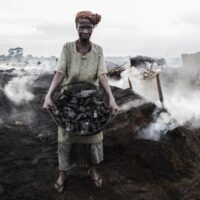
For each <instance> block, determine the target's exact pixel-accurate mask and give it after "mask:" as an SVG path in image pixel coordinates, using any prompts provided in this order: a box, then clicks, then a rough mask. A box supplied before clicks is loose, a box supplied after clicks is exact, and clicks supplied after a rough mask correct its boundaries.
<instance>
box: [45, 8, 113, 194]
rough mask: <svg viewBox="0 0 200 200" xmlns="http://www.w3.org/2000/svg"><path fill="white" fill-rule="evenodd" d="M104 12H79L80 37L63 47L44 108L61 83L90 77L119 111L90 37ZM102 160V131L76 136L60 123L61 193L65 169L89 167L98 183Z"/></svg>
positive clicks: (99, 52) (58, 183) (99, 50)
mask: <svg viewBox="0 0 200 200" xmlns="http://www.w3.org/2000/svg"><path fill="white" fill-rule="evenodd" d="M100 20H101V16H100V15H98V14H93V13H92V12H90V11H82V12H79V13H77V15H76V19H75V23H76V29H77V31H78V35H79V39H78V40H76V41H73V42H67V43H66V44H65V45H64V46H63V49H62V52H61V56H60V59H59V62H58V65H57V68H56V73H55V75H54V78H53V81H52V83H51V86H50V88H49V91H48V93H47V95H46V97H45V102H44V105H43V108H44V109H49V108H50V107H51V106H52V100H51V97H52V94H53V93H54V91H55V89H56V88H57V87H59V86H60V85H64V84H68V83H71V82H79V81H87V82H90V83H92V84H94V85H96V86H98V85H99V82H100V84H101V86H102V87H103V89H104V90H105V92H106V94H107V95H108V98H109V107H110V109H111V112H112V114H113V115H114V114H115V113H116V112H117V105H116V103H115V99H114V97H113V95H112V92H111V90H110V87H109V84H108V78H107V75H106V73H107V69H106V66H105V62H104V57H103V50H102V48H101V47H100V46H99V45H97V44H94V43H92V42H91V41H90V37H91V35H92V32H93V29H94V27H95V26H96V25H97V24H98V23H99V22H100ZM102 160H103V133H102V132H100V133H98V134H96V135H93V136H85V137H84V136H76V135H73V134H69V133H67V132H66V131H65V130H64V129H62V128H61V127H58V162H59V176H58V179H57V181H56V183H55V185H54V187H55V189H56V190H57V191H58V192H59V193H61V192H63V190H64V183H65V179H66V178H65V172H67V171H69V170H70V169H71V168H72V167H75V166H84V167H88V168H89V169H88V175H89V176H90V178H91V179H92V180H93V182H94V184H95V185H96V186H97V187H101V185H102V179H101V177H100V176H99V174H98V173H97V171H96V165H97V164H99V163H100V162H101V161H102Z"/></svg>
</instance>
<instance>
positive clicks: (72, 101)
mask: <svg viewBox="0 0 200 200" xmlns="http://www.w3.org/2000/svg"><path fill="white" fill-rule="evenodd" d="M77 102H78V99H77V98H75V97H73V98H72V99H71V100H70V103H72V104H77Z"/></svg>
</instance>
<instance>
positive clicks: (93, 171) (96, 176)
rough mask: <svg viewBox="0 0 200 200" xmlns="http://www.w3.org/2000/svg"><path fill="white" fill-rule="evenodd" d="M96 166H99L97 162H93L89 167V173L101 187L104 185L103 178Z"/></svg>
mask: <svg viewBox="0 0 200 200" xmlns="http://www.w3.org/2000/svg"><path fill="white" fill-rule="evenodd" d="M96 167H97V166H96V164H91V165H90V167H89V170H88V175H89V176H90V178H91V179H92V180H93V182H94V184H95V185H96V187H101V186H102V178H101V176H100V175H99V174H98V173H97V170H96Z"/></svg>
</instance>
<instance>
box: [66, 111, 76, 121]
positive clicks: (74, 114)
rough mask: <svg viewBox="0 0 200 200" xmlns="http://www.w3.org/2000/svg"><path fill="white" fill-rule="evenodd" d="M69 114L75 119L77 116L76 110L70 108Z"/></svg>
mask: <svg viewBox="0 0 200 200" xmlns="http://www.w3.org/2000/svg"><path fill="white" fill-rule="evenodd" d="M67 115H68V116H69V118H71V119H74V118H75V117H76V112H74V111H73V110H70V111H68V112H67Z"/></svg>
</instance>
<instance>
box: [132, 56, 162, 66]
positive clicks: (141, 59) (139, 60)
mask: <svg viewBox="0 0 200 200" xmlns="http://www.w3.org/2000/svg"><path fill="white" fill-rule="evenodd" d="M130 62H131V66H135V67H138V66H140V65H144V64H145V63H150V64H152V63H157V65H158V66H163V65H165V64H166V61H165V59H164V58H160V59H156V58H151V57H147V56H136V57H134V58H130Z"/></svg>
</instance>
